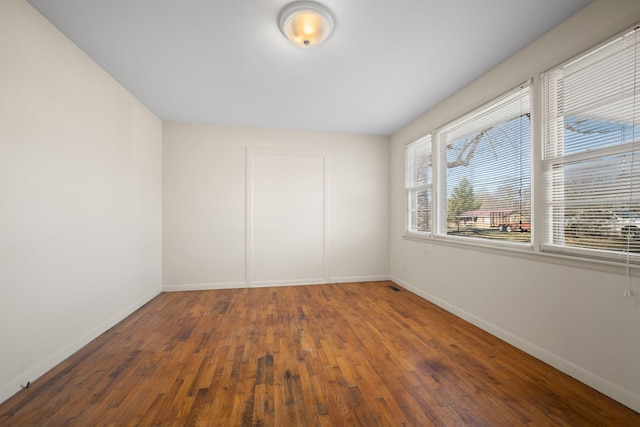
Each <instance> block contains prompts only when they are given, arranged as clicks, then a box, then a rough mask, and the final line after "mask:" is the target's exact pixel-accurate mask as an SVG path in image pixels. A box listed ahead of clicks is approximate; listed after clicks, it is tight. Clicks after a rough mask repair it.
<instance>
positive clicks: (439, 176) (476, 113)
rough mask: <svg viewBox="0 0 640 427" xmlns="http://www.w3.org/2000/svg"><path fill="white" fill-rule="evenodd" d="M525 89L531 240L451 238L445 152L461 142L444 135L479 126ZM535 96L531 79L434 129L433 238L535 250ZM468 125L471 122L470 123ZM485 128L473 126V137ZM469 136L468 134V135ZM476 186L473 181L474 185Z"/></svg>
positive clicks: (526, 154) (453, 236) (469, 243)
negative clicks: (474, 122)
mask: <svg viewBox="0 0 640 427" xmlns="http://www.w3.org/2000/svg"><path fill="white" fill-rule="evenodd" d="M523 89H526V91H527V94H526V97H527V99H528V106H527V108H525V109H523V110H521V112H520V116H519V117H522V116H523V115H528V116H529V118H530V122H529V131H528V138H529V141H528V145H527V146H526V147H523V155H525V156H527V158H528V174H529V176H528V181H529V183H530V191H529V212H530V215H529V223H530V226H529V232H528V233H529V236H530V239H529V241H527V242H515V241H510V240H509V239H506V238H505V239H489V238H480V237H466V236H455V235H450V234H448V232H447V221H448V219H447V217H448V207H447V203H448V200H447V197H446V194H447V189H446V186H447V183H446V177H445V176H446V173H447V165H446V164H445V162H446V158H447V157H446V149H447V144H448V143H452V142H455V141H457V140H458V139H457V138H455V139H453V140H451V141H449V140H441V135H442V134H443V133H446V132H448V131H449V129H451V128H455V127H456V126H457V125H458V124H465V123H467V122H469V121H470V120H480V123H482V120H483V119H485V117H484V112H486V111H492V110H493V109H494V108H495V106H496V105H500V104H501V103H503V102H504V101H505V100H507V99H509V97H511V96H513V97H514V98H516V99H521V98H522V96H523V94H522V91H523ZM518 92H520V95H517V94H518ZM534 95H535V92H534V90H533V79H529V80H527V81H525V82H523V83H521V84H518V85H516V86H515V87H512V88H511V89H509V90H507V91H505V92H503V93H501V94H500V95H498V96H496V97H494V98H493V99H491V100H489V101H487V102H485V103H483V104H482V105H480V106H478V107H476V108H474V109H473V110H470V111H468V112H466V113H464V114H461V115H459V116H458V117H456V118H455V119H453V120H450V121H449V122H447V123H446V124H445V125H443V126H441V127H439V128H438V129H436V130H435V132H434V138H433V140H434V142H433V144H434V149H435V151H436V153H435V154H434V158H435V159H436V160H435V162H434V163H435V164H436V165H435V169H436V171H437V172H436V173H435V174H434V175H435V181H436V182H435V184H434V186H435V188H436V190H435V195H434V197H435V199H436V202H435V203H434V205H435V208H434V211H435V218H434V219H433V223H434V231H433V237H434V238H437V239H441V240H449V241H455V242H459V243H460V244H462V245H471V246H478V247H497V248H505V249H510V248H511V249H516V250H528V251H530V250H532V248H533V241H534V226H533V219H534V218H533V211H534V189H533V187H534V173H533V164H534V160H535V159H534V156H533V153H534V151H533V144H534V138H533V131H534V126H535V123H534V121H533V109H534V108H533V97H534ZM523 111H526V113H523ZM515 118H518V116H516V117H514V118H512V119H508V120H506V121H502V120H500V121H498V122H497V123H508V122H509V121H511V120H513V119H515ZM467 125H468V123H467ZM486 126H488V125H487V124H485V123H482V124H478V125H477V126H472V129H473V130H471V131H470V132H471V134H473V133H474V132H480V131H481V130H482V129H483V128H485V127H486ZM466 133H468V132H466ZM472 184H473V182H472Z"/></svg>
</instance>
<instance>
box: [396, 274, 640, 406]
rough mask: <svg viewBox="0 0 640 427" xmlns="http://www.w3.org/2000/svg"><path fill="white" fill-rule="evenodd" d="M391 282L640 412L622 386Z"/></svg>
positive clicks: (634, 398)
mask: <svg viewBox="0 0 640 427" xmlns="http://www.w3.org/2000/svg"><path fill="white" fill-rule="evenodd" d="M391 280H392V281H393V282H395V283H397V284H398V285H400V286H402V287H404V288H405V289H407V290H409V291H411V292H413V293H414V294H416V295H418V296H420V297H422V298H424V299H426V300H427V301H430V302H432V303H434V304H435V305H437V306H439V307H441V308H443V309H445V310H447V311H448V312H450V313H453V314H455V315H456V316H458V317H460V318H462V319H464V320H466V321H467V322H469V323H471V324H473V325H475V326H477V327H479V328H480V329H483V330H484V331H486V332H489V333H490V334H492V335H494V336H496V337H498V338H500V339H501V340H503V341H506V342H508V343H509V344H511V345H513V346H514V347H516V348H518V349H520V350H522V351H524V352H525V353H528V354H530V355H531V356H533V357H535V358H537V359H540V360H542V361H543V362H545V363H548V364H549V365H551V366H553V367H554V368H556V369H558V370H560V371H562V372H564V373H565V374H567V375H569V376H571V377H573V378H575V379H577V380H578V381H580V382H583V383H584V384H586V385H588V386H589V387H592V388H594V389H596V390H598V391H599V392H601V393H603V394H605V395H607V396H609V397H611V398H612V399H615V400H617V401H618V402H620V403H622V404H623V405H626V406H628V407H629V408H631V409H633V410H634V411H636V412H640V396H638V395H637V394H635V393H633V392H631V391H629V390H627V389H625V388H622V387H620V386H619V385H617V384H615V383H612V382H611V381H609V380H607V379H604V378H602V377H600V376H598V375H596V374H594V373H592V372H590V371H587V370H586V369H584V368H582V367H580V366H578V365H576V364H574V363H572V362H570V361H568V360H566V359H563V358H562V357H560V356H558V355H556V354H553V353H551V352H549V351H547V350H545V349H544V348H541V347H538V346H537V345H535V344H533V343H530V342H529V341H526V340H523V339H522V338H520V337H518V336H516V335H514V334H512V333H511V332H509V331H506V330H504V329H502V328H500V327H498V326H496V325H494V324H492V323H490V322H487V321H486V320H483V319H481V318H479V317H477V316H475V315H473V314H471V313H469V312H467V311H465V310H462V309H460V308H458V307H456V306H455V305H452V304H450V303H448V302H446V301H444V300H442V299H440V298H438V297H436V296H435V295H432V294H430V293H428V292H425V291H423V290H421V289H418V288H417V287H415V286H413V285H411V284H409V283H407V282H405V281H403V280H401V279H398V278H397V277H391Z"/></svg>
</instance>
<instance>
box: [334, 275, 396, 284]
mask: <svg viewBox="0 0 640 427" xmlns="http://www.w3.org/2000/svg"><path fill="white" fill-rule="evenodd" d="M383 280H391V276H388V275H384V276H342V277H332V278H331V281H330V283H357V282H382V281H383Z"/></svg>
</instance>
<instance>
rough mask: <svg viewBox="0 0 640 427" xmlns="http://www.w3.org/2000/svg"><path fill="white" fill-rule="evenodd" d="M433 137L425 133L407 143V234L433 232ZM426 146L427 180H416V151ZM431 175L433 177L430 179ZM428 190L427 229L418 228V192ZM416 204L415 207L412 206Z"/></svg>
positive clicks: (405, 164)
mask: <svg viewBox="0 0 640 427" xmlns="http://www.w3.org/2000/svg"><path fill="white" fill-rule="evenodd" d="M432 141H433V139H432V136H431V134H430V133H428V134H426V135H424V136H423V137H421V138H418V139H416V140H415V141H412V142H410V143H408V144H406V145H405V158H404V166H405V167H404V171H405V227H404V231H405V234H407V235H414V236H422V237H426V236H430V235H431V234H432V231H433V230H432V228H433V227H432V224H433V197H434V195H433V143H432ZM421 148H424V149H425V150H426V158H425V160H427V161H426V162H425V164H424V167H425V173H426V177H425V181H424V182H422V183H419V182H416V181H417V180H416V176H417V174H418V169H419V167H420V165H416V152H417V151H418V150H419V149H421ZM429 177H431V179H429ZM420 191H427V194H428V196H427V198H428V200H429V201H430V203H429V204H428V208H427V209H426V215H427V230H424V231H421V230H418V228H419V223H418V221H417V218H418V216H419V212H420V208H419V207H418V205H419V202H418V192H420ZM414 205H415V206H416V208H415V209H413V207H412V206H414ZM414 211H415V218H416V221H415V224H414V221H413V220H412V219H413V216H412V214H413V212H414Z"/></svg>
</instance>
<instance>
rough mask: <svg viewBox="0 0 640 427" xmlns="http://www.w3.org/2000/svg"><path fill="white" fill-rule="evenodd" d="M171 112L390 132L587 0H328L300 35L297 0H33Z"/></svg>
mask: <svg viewBox="0 0 640 427" xmlns="http://www.w3.org/2000/svg"><path fill="white" fill-rule="evenodd" d="M28 1H29V3H31V4H32V5H33V6H34V7H35V8H36V9H38V10H39V11H40V12H41V13H42V14H43V15H44V16H45V17H47V18H48V19H49V20H50V21H51V22H52V23H53V24H54V25H56V26H57V27H58V28H59V29H60V30H61V31H62V32H63V33H65V34H66V35H67V37H69V38H70V39H71V40H72V41H73V42H74V43H76V44H77V45H78V46H79V47H80V48H81V49H82V50H84V51H85V52H86V53H87V54H88V55H89V56H90V57H92V58H93V59H94V60H95V61H96V62H97V63H98V64H100V65H101V66H102V67H103V68H104V69H105V70H106V71H107V72H108V73H109V74H111V75H112V76H113V77H114V78H115V79H116V80H117V81H118V82H120V83H121V84H122V85H123V86H124V87H126V88H127V89H128V90H129V91H130V92H131V93H132V94H133V95H134V96H136V97H137V98H138V99H139V100H140V101H142V102H143V103H144V104H145V105H146V106H147V107H148V108H150V109H151V110H152V111H153V112H154V113H155V114H157V115H158V116H159V117H160V118H161V119H163V120H172V121H181V122H194V123H211V124H222V125H237V126H258V127H269V128H287V129H303V130H320V131H332V132H348V133H365V134H379V135H390V134H392V133H394V132H395V131H397V130H398V129H400V128H401V127H402V126H404V125H406V124H407V123H408V122H410V121H411V120H413V119H415V118H416V117H418V116H420V115H421V114H422V113H424V112H426V111H427V110H429V109H430V108H431V107H433V106H435V105H436V104H438V103H439V102H440V101H442V100H444V99H445V98H447V97H448V96H450V95H451V94H453V93H455V92H456V91H458V90H459V89H461V88H462V87H464V86H465V85H467V84H468V83H470V82H471V81H473V80H474V79H476V78H477V77H479V76H481V75H482V74H483V73H485V72H486V71H488V70H490V69H491V68H493V67H494V66H495V65H497V64H499V63H500V62H502V61H504V60H505V59H507V58H508V57H509V56H511V55H512V54H513V53H515V52H517V51H518V50H520V49H522V48H523V47H524V46H526V45H527V44H529V43H530V42H532V41H533V40H535V39H536V38H538V37H539V36H541V35H542V34H544V33H546V32H547V31H549V30H550V29H551V28H553V27H554V26H556V25H557V24H559V23H560V22H562V21H563V20H565V19H566V18H568V17H569V16H571V15H572V14H574V13H575V12H577V11H578V10H580V9H581V8H583V7H584V6H586V5H587V4H588V3H590V0H535V1H532V0H455V1H453V0H348V1H345V0H322V2H323V3H324V4H325V5H326V6H328V7H329V8H330V9H331V10H332V11H333V12H334V14H335V16H336V29H335V32H334V34H333V36H332V37H331V38H330V39H329V40H327V41H326V42H325V43H324V44H323V45H321V46H319V47H316V48H313V49H307V50H305V49H301V48H298V47H295V46H293V45H292V44H291V43H290V42H289V41H288V40H286V39H285V38H284V36H282V34H281V33H280V31H279V29H278V26H277V17H278V12H279V11H280V9H281V8H282V7H283V6H284V5H285V4H286V3H288V1H289V0H226V1H223V0H28Z"/></svg>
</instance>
